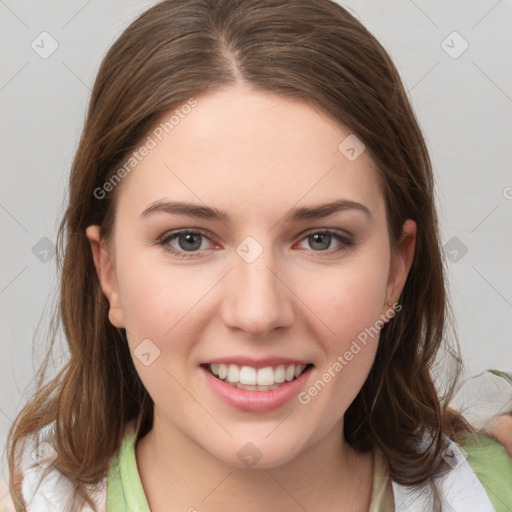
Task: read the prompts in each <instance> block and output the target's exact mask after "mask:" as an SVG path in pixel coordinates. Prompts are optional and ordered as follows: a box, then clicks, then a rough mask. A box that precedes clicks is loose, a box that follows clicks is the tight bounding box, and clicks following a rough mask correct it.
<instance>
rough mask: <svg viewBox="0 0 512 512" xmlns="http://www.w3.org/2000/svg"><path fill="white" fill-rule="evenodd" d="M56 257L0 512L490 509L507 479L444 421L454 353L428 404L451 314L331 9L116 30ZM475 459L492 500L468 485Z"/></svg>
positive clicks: (466, 430)
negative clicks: (34, 388) (41, 376)
mask: <svg viewBox="0 0 512 512" xmlns="http://www.w3.org/2000/svg"><path fill="white" fill-rule="evenodd" d="M189 243H191V244H192V247H190V246H187V245H188V244H189ZM317 244H319V245H317ZM62 256H63V257H62ZM59 257H60V258H62V273H61V276H62V277H61V302H60V315H61V318H62V323H63V326H64V331H65V335H66V338H67V340H68V343H69V347H70V353H71V357H70V360H69V363H68V364H67V366H66V367H65V368H64V369H63V370H62V372H61V373H60V374H59V375H58V376H57V377H56V378H55V379H54V380H53V381H51V382H50V383H48V385H47V386H46V387H44V388H42V389H41V390H40V391H39V393H38V394H37V396H36V397H35V398H34V400H33V401H31V402H30V403H29V404H27V406H26V407H25V408H24V409H23V410H22V411H21V413H20V415H19V416H18V420H17V422H16V424H15V425H14V426H13V428H12V430H11V432H10V439H9V441H10V444H9V463H10V474H11V481H12V482H13V483H15V484H16V489H15V492H14V493H13V497H14V498H15V500H16V503H17V507H18V509H19V510H24V508H23V506H26V505H28V510H34V511H39V510H51V509H52V507H53V509H55V508H57V509H59V510H70V509H73V510H75V509H76V510H88V508H86V507H85V506H84V500H85V502H87V504H88V505H87V507H88V506H90V507H92V508H94V509H96V510H105V509H106V510H108V511H110V510H115V511H125V510H126V511H127V510H138V511H140V510H151V511H152V512H160V511H164V510H165V511H169V510H170V511H171V512H174V511H175V510H176V511H177V510H189V511H192V510H208V511H217V510H239V509H241V508H243V509H244V510H254V511H259V510H264V509H269V508H272V509H279V510H281V511H292V510H308V511H313V510H343V511H346V512H353V511H368V510H370V511H375V510H382V511H384V510H421V511H425V510H449V508H448V506H451V507H453V508H452V509H454V510H468V507H472V510H477V511H488V510H489V511H492V510H498V506H501V505H500V503H499V502H502V503H505V502H506V500H507V499H508V495H507V494H506V492H507V491H506V483H507V481H506V480H504V479H505V478H509V475H510V474H512V462H511V460H510V457H508V455H507V454H506V453H505V451H504V449H503V447H502V446H501V445H499V444H497V443H495V442H494V444H489V443H491V440H490V438H489V437H481V436H478V435H476V434H475V430H474V429H473V428H472V427H471V425H470V424H469V423H468V422H467V421H466V420H465V419H464V418H463V417H462V416H461V415H460V414H459V413H458V412H457V411H455V410H453V409H451V408H450V407H449V406H448V404H449V403H450V398H451V396H452V393H453V390H454V386H455V382H456V377H457V371H458V368H459V365H460V359H459V358H458V356H457V352H456V347H455V348H453V350H454V354H455V355H454V358H453V362H454V374H453V376H450V377H451V380H449V383H448V385H447V387H446V390H445V392H444V393H443V396H442V399H441V398H440V396H439V395H438V390H437V389H436V387H435V386H434V382H433V378H432V375H431V368H432V365H433V362H434V360H435V357H436V355H437V354H438V350H439V349H440V347H441V346H442V343H443V344H444V343H445V341H444V339H445V337H446V332H447V327H449V326H450V323H449V320H450V308H449V304H448V301H447V295H446V290H445V281H444V270H443V260H442V256H441V251H440V242H439V234H438V226H437V217H436V211H435V205H434V189H433V177H432V170H431V165H430V160H429V155H428V153H427V149H426V146H425V143H424V140H423V137H422V134H421V132H420V130H419V127H418V124H417V122H416V120H415V117H414V114H413V112H412V110H411V107H410V105H409V102H408V100H407V96H406V93H405V91H404V88H403V86H402V83H401V80H400V78H399V75H398V73H397V71H396V69H395V67H394V65H393V64H392V62H391V60H390V58H389V56H388V55H387V53H386V52H385V51H384V49H383V48H382V46H381V45H380V44H379V43H378V42H377V41H376V40H375V39H374V38H373V36H372V35H371V34H370V33H369V32H368V31H367V30H366V29H365V28H364V27H363V26H362V25H361V24H360V23H359V22H358V21H357V20H355V19H354V18H353V17H352V16H351V15H350V14H349V13H348V12H347V11H346V10H345V9H343V8H342V7H340V6H338V5H337V4H335V3H332V2H330V1H329V0H313V1H311V0H308V1H306V0H301V1H294V2H283V1H281V0H270V1H265V2H261V1H253V0H249V1H247V0H244V1H242V0H223V1H220V0H219V1H210V0H208V1H205V0H200V1H185V0H167V1H164V2H161V3H159V4H157V5H156V6H154V7H152V8H151V9H149V10H148V11H147V12H145V13H144V14H142V15H141V16H140V17H139V18H138V19H137V20H136V21H134V22H133V23H132V25H130V27H128V28H127V29H126V31H125V32H124V33H123V34H122V35H121V37H120V38H119V39H118V40H117V41H116V42H115V43H114V45H113V46H112V48H111V49H110V50H109V52H108V54H107V55H106V57H105V59H104V60H103V63H102V65H101V68H100V70H99V72H98V76H97V79H96V82H95V85H94V89H93V92H92V97H91V102H90V106H89V112H88V116H87V120H86V123H85V127H84V130H83V134H82V138H81V141H80V145H79V148H78V150H77V154H76V157H75V160H74V163H73V168H72V170H71V176H70V183H69V205H68V208H67V211H66V214H65V216H64V219H63V221H62V224H61V228H60V232H59ZM221 381H224V382H221ZM36 433H38V434H39V435H38V436H37V437H36V440H38V441H41V444H40V446H37V443H36V444H35V446H36V448H37V450H36V456H35V458H36V460H37V462H38V464H36V465H34V468H32V469H30V470H29V469H28V468H27V466H28V464H27V465H23V468H22V470H19V471H18V470H17V468H16V463H17V462H18V461H19V459H20V458H21V457H20V456H19V455H18V452H17V445H18V442H20V441H21V440H22V439H25V438H27V436H33V435H34V434H36ZM464 447H466V448H464ZM482 447H483V448H482ZM477 448H478V450H480V451H478V450H477ZM466 449H468V450H469V456H468V459H467V460H466V459H465V454H466V453H467V451H466ZM490 449H493V450H494V454H495V455H494V457H495V459H494V462H493V464H501V467H503V468H505V471H500V475H499V476H498V478H501V479H503V480H500V482H499V484H500V485H502V484H503V485H502V486H503V487H504V488H505V491H502V490H500V491H499V495H497V496H496V495H495V494H496V493H494V492H491V491H493V490H494V488H495V487H496V488H497V483H496V480H495V477H493V478H494V480H493V482H494V483H493V486H495V487H489V485H490V483H489V479H488V478H487V479H485V478H484V477H483V476H481V473H479V472H477V471H476V469H473V468H472V466H471V465H470V462H473V466H474V467H475V468H476V467H477V465H478V461H481V460H482V458H483V459H485V456H486V454H487V453H490V452H489V450H490ZM482 450H483V451H482ZM486 450H487V451H486ZM500 450H501V451H500ZM25 453H33V452H30V449H27V450H25ZM478 453H480V454H481V455H478ZM24 460H26V461H28V459H24ZM489 469H490V468H489ZM509 470H510V473H509V475H507V473H506V471H509ZM42 473H45V475H42ZM42 476H44V477H45V478H44V479H43V482H44V483H43V484H42V485H41V486H40V487H39V488H36V484H37V483H38V482H39V480H40V478H41V477H42ZM500 489H501V487H500ZM409 491H410V493H409ZM74 497H76V498H77V499H76V500H75V502H73V504H71V501H72V498H74ZM505 504H506V503H505ZM45 507H46V508H45Z"/></svg>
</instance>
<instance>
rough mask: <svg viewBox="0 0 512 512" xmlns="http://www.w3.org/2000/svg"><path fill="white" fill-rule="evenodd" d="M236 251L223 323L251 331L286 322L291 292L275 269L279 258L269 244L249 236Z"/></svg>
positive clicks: (257, 331) (287, 321) (273, 326)
mask: <svg viewBox="0 0 512 512" xmlns="http://www.w3.org/2000/svg"><path fill="white" fill-rule="evenodd" d="M235 252H236V254H234V255H233V257H234V261H233V265H234V268H233V271H232V272H230V278H229V279H230V286H229V290H228V294H227V296H226V297H224V301H225V306H226V307H225V313H224V314H225V321H226V323H228V324H229V325H230V326H231V327H237V328H240V329H242V330H245V331H247V332H249V333H251V334H253V335H261V334H264V333H265V332H268V331H270V330H272V329H273V328H275V327H277V326H283V325H286V324H289V323H290V322H291V321H292V307H291V304H290V293H289V291H288V289H287V287H286V286H285V285H284V284H283V282H282V281H281V280H282V279H283V276H279V273H280V272H279V270H276V269H277V268H278V266H279V265H278V263H279V262H277V261H276V258H275V253H274V251H273V249H272V247H264V246H263V245H262V244H260V243H259V242H258V240H256V238H254V237H252V236H248V237H246V238H245V239H244V240H243V241H242V242H241V243H240V244H239V245H238V246H237V247H236V251H235ZM283 280H284V279H283Z"/></svg>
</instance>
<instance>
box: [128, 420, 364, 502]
mask: <svg viewBox="0 0 512 512" xmlns="http://www.w3.org/2000/svg"><path fill="white" fill-rule="evenodd" d="M155 419H156V418H155ZM342 427H343V424H342V423H341V425H340V424H339V423H337V424H336V425H335V427H334V428H333V429H331V431H330V432H329V433H328V434H327V435H326V436H325V437H323V438H322V439H321V440H320V441H319V442H317V443H316V444H314V445H311V446H309V447H308V448H306V449H304V450H302V451H301V452H300V453H299V454H298V455H297V456H296V457H294V458H292V459H290V460H288V461H287V462H286V463H284V464H281V465H279V466H273V467H269V468H254V467H251V468H249V467H247V468H237V467H232V466H230V465H227V464H225V463H224V462H223V461H221V460H219V459H218V458H217V457H215V456H213V455H212V454H211V453H209V452H207V451H205V450H204V449H203V448H202V447H201V446H198V445H197V444H196V443H195V442H194V441H192V440H191V439H190V438H188V437H187V436H186V435H184V434H183V432H182V431H181V430H179V429H178V428H177V427H176V426H175V425H173V424H171V423H168V422H167V423H166V422H164V421H155V422H154V426H153V429H152V430H151V431H150V432H149V433H148V434H147V435H146V436H144V438H142V439H141V440H140V441H139V442H138V443H137V444H136V447H135V452H136V458H137V464H138V467H139V473H140V476H141V481H142V485H143V487H144V491H145V494H146V497H147V500H148V504H149V506H150V509H151V511H152V512H160V511H162V512H163V511H164V510H165V511H166V512H174V510H176V511H178V510H180V511H183V510H187V511H188V510H191V511H192V510H194V509H197V510H208V511H221V510H222V511H224V512H225V511H230V510H275V509H278V510H280V511H281V512H292V511H293V512H296V511H297V510H308V511H312V510H323V511H325V512H328V511H330V510H333V511H334V510H336V511H347V512H349V511H350V512H353V511H354V512H355V511H358V512H359V511H367V510H368V507H369V504H370V495H371V490H372V467H373V464H372V455H371V453H367V454H360V453H358V452H356V451H355V450H353V448H352V447H351V446H350V445H348V443H346V442H345V440H344V437H343V435H342V431H343V428H342ZM170 503H172V507H173V508H169V504H170Z"/></svg>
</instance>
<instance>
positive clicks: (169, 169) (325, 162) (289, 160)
mask: <svg viewBox="0 0 512 512" xmlns="http://www.w3.org/2000/svg"><path fill="white" fill-rule="evenodd" d="M194 100H195V101H194V103H190V104H192V105H194V106H193V107H190V108H186V109H182V110H180V108H179V107H177V108H176V109H173V110H172V111H168V112H166V113H165V114H164V115H162V116H161V118H160V119H159V121H158V123H157V124H156V125H155V127H154V128H152V129H151V130H150V131H149V132H148V134H147V136H146V137H145V138H144V140H143V141H142V144H143V145H144V144H146V145H147V146H148V147H150V148H151V149H149V151H146V152H145V156H143V157H142V158H140V161H138V162H137V164H136V165H135V166H134V167H133V170H131V171H130V172H129V173H127V174H126V177H125V178H123V180H122V183H121V185H120V186H119V188H120V190H118V193H119V198H118V201H119V204H118V212H119V213H120V214H121V213H122V212H124V213H125V214H127V215H140V214H141V213H142V212H143V211H144V209H145V208H147V206H148V205H149V204H150V203H152V202H154V201H156V200H160V199H162V198H167V199H172V200H175V201H194V202H196V203H197V202H203V203H205V204H208V205H212V206H221V207H222V209H223V210H228V211H232V210H234V214H235V215H238V216H243V215H244V214H247V215H248V216H249V215H255V214H256V215H259V216H262V217H265V216H267V215H268V216H269V217H272V218H273V217H275V215H279V214H280V213H282V211H285V210H288V209H289V208H291V207H292V206H294V205H297V206H300V205H301V204H302V203H304V204H308V205H309V204H315V203H318V202H320V201H321V200H335V199H341V198H344V199H347V200H352V201H358V202H362V203H364V204H367V206H369V207H370V208H371V209H372V211H373V212H374V213H375V214H376V215H377V216H378V215H382V214H383V210H382V208H383V207H384V202H383V198H382V197H381V194H380V189H379V186H378V181H377V174H376V170H375V168H374V164H373V162H372V160H371V159H370V157H369V155H368V154H367V152H366V151H363V152H362V153H361V154H360V155H359V156H358V157H357V158H355V159H353V158H347V154H346V153H344V152H343V148H344V146H343V144H344V141H350V143H352V141H353V137H354V135H353V134H351V133H350V131H349V130H348V129H346V128H344V127H342V126H340V125H339V124H338V123H335V122H334V121H333V120H332V119H331V118H330V117H328V116H326V115H324V114H322V113H321V112H320V111H319V110H317V109H315V108H313V107H311V106H310V105H308V104H306V103H304V102H301V101H298V100H295V99H290V98H287V97H284V96H282V95H276V94H273V93H269V92H261V91H255V90H252V89H247V88H245V87H240V86H239V87H236V88H226V89H223V90H217V91H214V92H210V93H208V94H205V95H201V96H198V97H195V98H194ZM340 144H342V146H341V150H340ZM360 149H361V148H360V147H356V150H360ZM352 154H353V152H352ZM349 155H350V154H349ZM368 203H370V204H368ZM379 209H380V210H381V211H379Z"/></svg>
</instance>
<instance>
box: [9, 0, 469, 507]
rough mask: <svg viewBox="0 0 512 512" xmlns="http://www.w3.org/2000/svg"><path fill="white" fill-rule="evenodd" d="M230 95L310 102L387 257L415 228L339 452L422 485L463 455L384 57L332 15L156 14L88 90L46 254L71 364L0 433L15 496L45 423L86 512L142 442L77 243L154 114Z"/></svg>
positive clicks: (429, 264) (422, 173)
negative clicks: (438, 373) (329, 123)
mask: <svg viewBox="0 0 512 512" xmlns="http://www.w3.org/2000/svg"><path fill="white" fill-rule="evenodd" d="M236 83H247V84H250V86H252V87H253V88H254V89H259V90H262V91H271V92H272V93H278V94H282V95H285V96H287V97H289V98H294V99H299V100H301V101H304V102H307V103H308V104H309V105H311V106H313V107H314V108H316V109H320V110H321V111H322V112H324V113H325V115H328V116H331V118H332V119H334V120H335V121H337V122H339V123H341V125H342V126H344V127H348V128H349V129H350V131H351V132H352V133H354V134H356V135H357V137H358V138H359V139H361V140H362V141H363V142H364V144H365V146H366V150H367V151H369V154H370V156H371V158H372V159H373V161H374V162H375V163H376V166H377V168H378V174H379V182H380V186H381V187H382V191H383V193H384V196H385V201H386V209H387V221H388V226H389V237H390V242H391V246H392V248H393V250H394V249H396V247H397V242H398V240H399V239H400V236H401V234H402V227H403V224H404V222H405V220H406V219H413V220H414V221H415V222H416V224H417V226H418V232H417V241H416V250H415V256H414V261H413V264H412V267H411V269H410V272H409V275H408V278H407V281H406V284H405V287H404V289H403V292H402V295H401V297H400V303H401V305H402V310H401V312H400V313H399V314H398V315H396V316H395V317H394V318H393V319H391V320H390V321H389V322H388V323H386V324H385V325H384V327H383V328H382V330H381V333H380V342H379V347H378V352H377V355H376V359H375V363H374V364H373V367H372V369H371V371H370V374H369V376H368V378H367V380H366V382H365V383H364V385H363V387H362V389H361V390H360V392H359V394H358V395H357V397H356V398H355V400H354V401H353V403H352V404H351V405H350V407H349V408H348V410H347V411H346V414H345V423H344V434H345V437H346V439H347V441H348V442H349V443H350V444H351V445H352V446H353V447H354V448H356V449H357V450H360V451H367V450H370V449H372V447H373V446H375V445H377V446H379V447H380V448H381V449H382V450H383V451H384V453H385V455H386V457H387V460H388V462H389V468H390V474H391V477H392V478H393V480H395V481H396V482H398V483H401V484H404V485H421V484H424V483H428V482H430V483H432V485H433V477H434V476H435V475H437V474H439V473H440V472H442V471H443V461H442V460H441V457H440V454H441V452H442V451H443V450H444V448H445V445H444V436H445V435H448V436H449V437H451V438H452V439H454V440H456V441H460V440H462V439H463V436H465V435H468V434H469V433H471V432H473V430H472V428H471V427H470V425H469V424H467V422H466V421H465V420H464V419H463V417H462V416H460V415H459V414H458V413H457V412H456V411H453V410H451V409H449V408H448V407H447V404H448V403H449V400H450V398H451V396H452V394H453V391H454V387H455V385H456V383H457V378H458V375H459V373H460V370H461V364H462V363H461V360H460V357H459V345H458V341H457V337H456V336H454V338H453V340H452V345H449V344H448V337H447V335H446V333H447V327H451V328H452V332H453V333H454V334H455V329H454V326H453V320H452V313H451V308H450V306H449V302H448V297H447V290H446V288H445V277H444V274H445V269H444V265H445V260H444V259H443V255H442V251H441V248H440V238H439V232H438V220H437V216H436V209H435V205H434V182H433V174H432V169H431V162H430V159H429V155H428V151H427V148H426V145H425V141H424V139H423V136H422V134H421V131H420V128H419V126H418V123H417V121H416V119H415V116H414V113H413V111H412V109H411V106H410V104H409V101H408V99H407V94H406V92H405V90H404V87H403V85H402V82H401V79H400V77H399V74H398V72H397V70H396V68H395V66H394V65H393V63H392V61H391V59H390V57H389V56H388V54H387V53H386V51H385V50H384V49H383V47H382V46H381V45H380V44H379V42H378V41H377V40H376V39H375V38H374V37H373V36H372V35H371V34H370V33H369V32H368V30H367V29H366V28H365V27H364V26H363V25H362V24H361V23H360V22H359V21H357V20H356V19H355V18H354V17H353V16H352V15H351V14H349V13H348V12H347V11H346V10H345V9H344V8H342V7H341V6H339V5H337V4H336V3H334V2H331V1H330V0H293V1H291V0H264V1H263V0H165V1H163V2H160V3H158V4H156V5H155V6H153V7H152V8H150V9H149V10H147V11H146V12H144V13H143V14H142V15H141V16H140V17H139V18H138V19H136V20H135V21H134V22H133V23H132V24H131V25H130V26H129V27H128V28H127V29H126V30H125V31H124V32H123V34H122V35H121V36H120V37H119V38H118V39H117V41H116V42H115V43H114V45H113V46H112V47H111V48H110V50H109V51H108V53H107V54H106V56H105V58H104V60H103V62H102V64H101V67H100V69H99V72H98V75H97V78H96V81H95V84H94V88H93V91H92V96H91V100H90V104H89V109H88V114H87V118H86V122H85V126H84V129H83V133H82V136H81V139H80V143H79V146H78V149H77V152H76V156H75V158H74V161H73V166H72V169H71V175H70V180H69V203H68V206H67V210H66V212H65V214H64V217H63V219H62V222H61V224H60V228H59V233H58V241H57V244H58V247H57V264H58V270H59V272H60V275H61V279H60V307H59V309H58V310H57V309H56V311H55V316H54V318H55V321H54V322H52V328H51V331H52V336H51V338H52V348H53V341H54V337H55V332H56V329H57V324H58V322H59V321H61V322H62V326H63V328H64V334H65V337H66V339H67V342H68V344H69V350H70V358H69V361H68V362H67V364H66V365H65V367H64V368H63V369H62V370H61V371H60V373H58V374H57V376H55V377H54V378H53V379H52V380H51V381H50V382H48V383H47V384H46V385H44V386H43V384H42V383H43V380H44V375H45V372H46V366H47V361H48V356H47V358H46V359H45V361H44V363H43V365H42V366H41V368H40V370H39V373H38V384H37V392H36V394H35V396H34V398H33V399H32V400H30V401H29V403H28V404H27V405H25V407H24V408H23V409H22V410H21V412H20V413H19V415H18V417H17V421H16V422H15V424H14V425H13V426H12V427H11V430H10V432H9V439H8V459H9V476H10V481H11V485H13V483H14V482H17V481H18V480H16V475H17V466H16V465H15V461H16V460H17V457H18V456H17V455H16V454H17V451H16V450H15V448H16V446H17V444H18V443H19V442H20V441H21V440H22V439H24V438H25V436H28V435H29V434H34V433H35V432H37V431H38V429H40V428H41V427H42V426H44V425H48V424H49V423H51V422H54V421H55V438H54V441H53V443H52V444H53V446H54V448H55V450H56V451H57V452H58V454H59V457H58V459H57V460H56V461H55V462H54V464H53V466H54V468H56V469H57V470H59V471H60V472H61V473H63V474H64V475H65V477H67V478H69V479H70V480H71V481H72V482H73V483H74V484H75V495H76V496H80V497H82V498H85V499H86V501H88V502H89V503H90V504H91V505H92V503H91V501H90V499H89V498H88V496H87V492H86V491H85V487H84V484H94V483H95V482H99V481H100V479H102V478H103V477H105V476H106V474H107V471H108V468H109V464H110V461H111V459H112V457H113V456H114V455H115V454H116V453H117V452H118V450H119V448H120V444H121V440H122V437H123V434H124V431H125V426H126V424H127V423H128V422H129V421H131V420H135V422H136V432H137V434H136V435H137V439H139V438H141V437H143V436H144V435H145V434H146V433H147V432H148V431H149V430H150V429H151V427H152V411H153V402H152V400H151V398H150V396H149V395H148V393H147V391H146V390H145V388H144V386H143V385H142V383H141V381H140V379H139V377H138V375H137V372H136V370H135V367H134V365H133V362H132V359H131V355H130V352H129V348H128V344H127V339H126V332H125V331H124V329H117V328H115V327H114V326H113V325H112V324H111V323H110V322H109V320H108V315H107V313H108V301H107V299H106V297H105V296H104V295H103V293H102V290H101V288H100V285H99V281H98V278H97V275H96V271H95V266H94V263H93V259H92V254H91V248H90V245H89V241H88V239H87V237H86V235H85V229H86V228H87V227H88V226H90V225H93V224H97V225H100V226H101V236H103V237H105V239H107V240H108V237H109V235H110V234H111V232H112V227H113V225H114V219H115V201H114V198H115V195H114V193H109V194H107V195H106V197H105V198H104V199H98V198H97V197H96V195H95V194H94V190H95V189H97V188H98V187H102V186H103V185H104V183H105V182H106V181H107V180H109V179H110V178H111V176H112V175H113V174H114V172H115V171H116V170H118V169H119V167H120V166H121V165H122V164H123V162H124V160H125V159H126V158H127V157H128V156H129V154H130V152H131V151H133V150H134V148H136V147H137V145H138V144H139V143H140V141H141V140H142V139H143V138H144V137H145V136H146V135H147V134H148V132H149V130H150V129H151V127H153V126H154V125H155V122H156V121H157V120H158V119H160V117H161V116H162V114H163V113H165V112H167V111H169V110H170V109H175V108H177V107H179V106H180V105H182V104H184V103H185V102H187V101H188V100H189V99H190V98H191V97H194V96H195V97H198V96H200V95H201V94H203V93H205V92H208V91H213V90H215V89H218V88H220V87H224V86H228V85H230V84H231V85H232V84H236ZM114 191H115V189H114ZM444 343H447V345H446V347H447V354H448V355H450V356H451V361H453V365H454V368H453V369H454V371H453V372H450V373H449V377H450V380H449V382H448V384H447V385H446V389H445V394H444V395H443V396H440V395H441V394H442V393H440V392H439V393H438V391H436V387H435V384H434V379H433V376H432V373H431V372H432V370H433V366H434V362H435V358H436V355H437V354H438V351H439V349H440V347H441V346H442V345H444ZM48 355H49V354H48ZM14 487H15V489H13V491H12V496H13V498H15V499H16V500H18V503H21V502H20V501H19V500H21V489H20V486H19V485H16V486H14ZM433 489H434V496H435V497H436V503H437V504H438V505H439V504H440V502H439V500H438V498H439V497H438V495H437V492H436V491H435V486H433ZM17 506H19V507H20V508H18V510H24V508H21V507H22V505H21V504H19V505H17ZM436 506H437V505H436Z"/></svg>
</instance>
